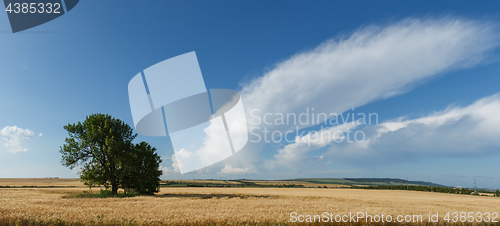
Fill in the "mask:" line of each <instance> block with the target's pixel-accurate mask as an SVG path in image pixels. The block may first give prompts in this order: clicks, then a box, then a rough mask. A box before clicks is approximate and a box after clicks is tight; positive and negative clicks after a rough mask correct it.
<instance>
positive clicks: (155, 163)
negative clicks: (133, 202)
mask: <svg viewBox="0 0 500 226" xmlns="http://www.w3.org/2000/svg"><path fill="white" fill-rule="evenodd" d="M160 163H161V158H160V156H158V155H157V154H156V148H154V147H151V146H150V145H149V144H148V143H146V142H141V143H140V144H136V145H134V147H133V151H132V152H130V153H128V156H127V158H126V162H125V164H124V167H123V177H122V178H123V179H122V187H123V188H124V189H125V190H129V191H130V190H132V191H136V192H139V193H141V194H149V195H151V194H154V193H156V192H158V191H159V187H160V182H161V180H160V176H161V175H162V171H160V170H158V168H159V167H160Z"/></svg>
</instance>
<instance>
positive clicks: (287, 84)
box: [241, 17, 499, 131]
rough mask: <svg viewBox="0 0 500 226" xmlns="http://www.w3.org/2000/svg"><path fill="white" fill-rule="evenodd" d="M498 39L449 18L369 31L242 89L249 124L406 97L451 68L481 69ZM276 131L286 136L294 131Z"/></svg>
mask: <svg viewBox="0 0 500 226" xmlns="http://www.w3.org/2000/svg"><path fill="white" fill-rule="evenodd" d="M497 40H498V34H497V32H496V27H494V26H493V25H492V24H491V23H488V22H485V21H472V20H464V19H457V18H450V17H449V18H444V19H406V20H403V21H401V22H399V23H395V24H392V25H390V26H386V27H377V26H370V27H366V28H363V29H360V30H358V31H356V32H354V33H353V34H352V35H351V36H350V37H348V38H347V39H342V40H330V41H327V42H325V43H323V44H321V45H319V46H318V47H317V48H315V49H313V50H310V51H306V52H303V53H298V54H296V55H294V56H292V57H290V58H289V59H287V60H284V61H283V62H280V63H278V64H276V66H275V67H274V68H273V69H272V70H270V71H269V72H267V73H265V74H264V75H263V76H262V77H260V78H257V79H255V80H253V81H251V82H250V83H248V84H244V85H243V86H242V89H241V93H242V98H243V100H244V104H245V107H246V110H247V115H248V116H249V121H250V122H252V123H255V122H256V121H257V119H256V117H250V115H251V114H250V111H251V110H253V109H258V110H260V112H254V115H257V116H259V117H261V118H262V115H263V114H265V113H271V114H273V115H274V116H275V113H295V114H299V113H301V112H304V111H305V110H306V107H309V108H310V109H311V108H315V111H316V112H318V113H319V112H322V113H327V114H328V113H342V112H344V111H346V110H349V109H351V108H356V107H358V106H362V105H365V104H367V103H369V102H372V101H374V100H377V99H383V98H387V97H390V96H394V95H397V94H400V93H403V92H406V91H408V90H409V89H410V88H411V87H412V86H414V85H415V84H416V83H417V82H419V81H425V79H428V78H431V77H435V76H437V75H438V74H440V73H443V72H446V71H449V70H451V69H455V68H459V67H470V66H473V65H476V64H478V63H481V62H482V61H484V59H485V58H486V57H487V56H488V53H489V52H490V50H492V49H494V48H495V47H497V46H498V44H499V43H498V41H497ZM268 121H273V116H271V117H269V118H268ZM311 124H312V123H311ZM314 124H317V122H316V123H314ZM308 126H310V124H309V125H302V126H299V127H301V128H305V127H308ZM268 127H273V126H268ZM274 127H275V128H273V129H279V130H283V131H284V130H286V129H294V128H295V125H287V126H274ZM250 129H251V128H250Z"/></svg>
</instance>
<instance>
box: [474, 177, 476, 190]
mask: <svg viewBox="0 0 500 226" xmlns="http://www.w3.org/2000/svg"><path fill="white" fill-rule="evenodd" d="M474 192H476V178H474Z"/></svg>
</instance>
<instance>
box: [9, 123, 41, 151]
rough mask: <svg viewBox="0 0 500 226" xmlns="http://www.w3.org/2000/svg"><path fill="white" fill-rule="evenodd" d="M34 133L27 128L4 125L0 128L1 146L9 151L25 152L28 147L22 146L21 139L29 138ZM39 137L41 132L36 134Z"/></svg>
mask: <svg viewBox="0 0 500 226" xmlns="http://www.w3.org/2000/svg"><path fill="white" fill-rule="evenodd" d="M34 136H35V133H34V132H33V131H32V130H29V129H22V128H19V127H17V126H6V127H4V128H3V129H2V130H0V140H1V141H2V143H3V146H4V147H5V148H6V149H7V150H8V151H9V152H11V153H19V152H27V151H28V148H26V147H24V146H23V141H25V140H29V139H31V138H33V137H34ZM38 136H39V137H41V136H42V134H41V133H40V134H38Z"/></svg>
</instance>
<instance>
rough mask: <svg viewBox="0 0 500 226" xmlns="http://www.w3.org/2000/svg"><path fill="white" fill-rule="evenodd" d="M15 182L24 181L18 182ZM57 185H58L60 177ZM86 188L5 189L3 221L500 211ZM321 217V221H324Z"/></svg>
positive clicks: (423, 202)
mask: <svg viewBox="0 0 500 226" xmlns="http://www.w3.org/2000/svg"><path fill="white" fill-rule="evenodd" d="M27 181H28V180H26V181H24V182H27ZM12 182H14V181H11V183H12ZM38 182H41V181H38ZM45 182H46V183H49V182H50V180H49V181H45ZM17 183H19V184H23V183H20V181H17ZM61 183H72V185H75V186H76V185H78V183H77V182H75V181H66V180H61ZM51 185H52V186H56V185H58V184H57V183H55V182H54V183H52V184H51ZM80 185H81V184H80ZM0 186H6V182H5V181H1V180H0ZM93 190H94V192H95V191H96V190H98V189H93ZM84 191H88V188H85V187H84V186H80V187H76V188H73V187H71V188H1V189H0V223H3V224H12V225H16V223H17V224H18V225H23V224H20V223H19V222H25V223H24V224H25V225H29V224H32V225H34V224H35V223H36V222H51V223H54V224H57V223H59V224H62V225H73V224H75V225H78V224H79V225H106V224H111V225H144V224H146V225H147V224H149V225H239V224H250V225H259V224H261V225H268V224H273V225H275V224H294V223H293V222H291V220H293V219H292V218H291V217H290V214H291V213H292V212H295V213H297V216H298V215H303V216H307V215H321V214H322V213H324V212H328V213H332V214H333V215H334V216H335V215H339V216H340V215H344V214H347V215H348V214H349V212H351V213H352V214H356V213H357V212H365V213H367V214H371V215H377V214H378V215H380V214H381V213H383V214H384V215H385V216H387V215H392V216H393V217H394V218H395V217H396V216H398V215H402V216H406V215H412V216H413V215H422V218H423V222H424V223H425V222H427V220H428V215H429V212H431V213H433V214H435V213H436V212H439V218H440V222H443V218H444V214H445V213H446V212H490V213H491V212H500V198H497V197H481V196H470V195H457V194H442V193H431V192H417V191H395V190H360V189H346V188H336V189H333V188H205V187H200V188H198V187H179V188H173V187H169V188H162V189H161V191H160V193H158V194H157V195H155V196H138V197H131V198H102V199H101V198H74V196H72V195H73V194H76V193H82V192H84ZM316 220H317V222H316V223H318V221H319V220H318V219H316ZM394 220H395V219H394ZM497 220H498V218H497ZM361 221H362V220H361ZM26 222H28V223H26ZM29 222H31V223H29ZM33 222H34V223H33ZM351 223H352V222H351Z"/></svg>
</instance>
